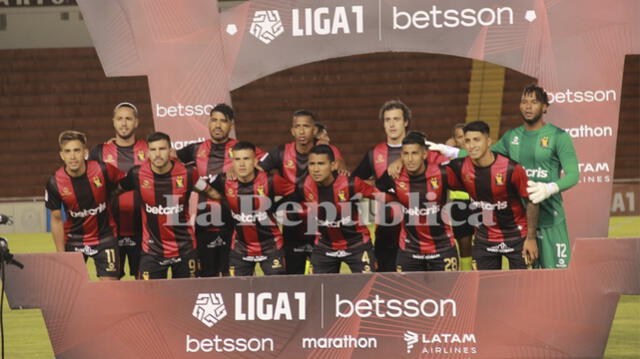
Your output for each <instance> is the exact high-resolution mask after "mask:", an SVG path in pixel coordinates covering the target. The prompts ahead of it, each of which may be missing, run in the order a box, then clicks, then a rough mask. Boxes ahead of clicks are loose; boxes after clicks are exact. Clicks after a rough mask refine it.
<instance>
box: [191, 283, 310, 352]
mask: <svg viewBox="0 0 640 359" xmlns="http://www.w3.org/2000/svg"><path fill="white" fill-rule="evenodd" d="M233 303H234V307H233V316H234V319H235V320H236V321H237V322H249V323H251V322H256V321H293V320H295V321H302V320H306V319H307V294H306V293H305V292H292V293H289V292H275V293H272V292H260V293H254V292H248V293H239V292H236V293H234V294H233ZM228 313H229V312H227V308H226V306H225V300H224V297H223V295H222V294H221V293H200V294H198V297H197V298H196V301H195V305H194V307H193V310H192V315H193V317H195V318H196V319H197V320H199V321H200V322H201V323H202V324H203V325H205V326H207V327H209V328H212V327H214V326H215V325H217V324H218V323H220V322H221V321H223V320H224V319H225V318H227V317H228ZM185 340H186V348H185V351H186V352H187V353H195V352H205V353H209V352H218V353H223V352H273V351H274V350H275V340H274V339H273V338H270V337H233V338H230V337H224V336H220V335H218V334H216V335H215V336H213V337H210V338H197V337H192V336H191V335H190V334H187V336H186V339H185Z"/></svg>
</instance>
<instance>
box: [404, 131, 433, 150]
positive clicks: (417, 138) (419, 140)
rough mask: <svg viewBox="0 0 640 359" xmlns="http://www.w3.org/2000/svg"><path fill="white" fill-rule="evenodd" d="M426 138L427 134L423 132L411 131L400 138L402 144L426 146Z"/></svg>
mask: <svg viewBox="0 0 640 359" xmlns="http://www.w3.org/2000/svg"><path fill="white" fill-rule="evenodd" d="M426 140H427V135H425V134H424V133H423V132H420V131H411V132H409V133H408V134H407V135H406V136H405V137H404V138H403V139H402V145H403V146H404V145H420V146H422V147H425V148H426V147H427V145H426V144H425V143H424V141H426Z"/></svg>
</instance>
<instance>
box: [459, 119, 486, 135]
mask: <svg viewBox="0 0 640 359" xmlns="http://www.w3.org/2000/svg"><path fill="white" fill-rule="evenodd" d="M469 131H474V132H482V133H484V134H485V135H487V136H489V134H490V133H491V128H490V127H489V125H488V124H487V123H486V122H484V121H473V122H469V123H467V124H466V125H464V128H463V129H462V132H464V133H467V132H469Z"/></svg>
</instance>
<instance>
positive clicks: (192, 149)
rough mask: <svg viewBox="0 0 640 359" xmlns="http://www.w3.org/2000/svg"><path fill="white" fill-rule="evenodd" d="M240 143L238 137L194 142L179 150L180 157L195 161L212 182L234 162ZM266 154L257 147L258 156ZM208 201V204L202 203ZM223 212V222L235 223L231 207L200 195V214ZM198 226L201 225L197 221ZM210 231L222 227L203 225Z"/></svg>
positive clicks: (205, 177)
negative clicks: (221, 141) (214, 141)
mask: <svg viewBox="0 0 640 359" xmlns="http://www.w3.org/2000/svg"><path fill="white" fill-rule="evenodd" d="M236 143H238V140H236V139H229V140H228V141H227V142H225V143H213V142H212V141H210V140H209V141H204V142H199V143H192V144H190V145H189V146H187V147H185V148H183V149H181V150H179V151H178V152H177V155H178V158H179V159H180V161H182V162H183V163H193V165H194V166H195V167H196V170H197V171H198V175H199V176H200V177H201V178H203V179H204V180H206V181H207V182H211V181H213V180H214V178H215V176H216V175H219V174H221V173H226V172H227V171H228V170H229V169H230V168H231V165H232V163H233V146H235V144H236ZM262 156H264V151H262V150H261V149H260V148H256V158H258V159H259V158H261V157H262ZM203 202H206V203H207V204H206V205H203V204H201V203H203ZM213 212H215V213H218V212H220V213H221V220H222V223H225V226H230V225H232V224H233V219H232V218H231V216H230V213H229V209H228V208H226V207H224V206H222V207H221V203H220V202H219V201H216V200H213V199H210V198H207V197H206V196H205V195H203V194H199V196H198V212H197V213H198V215H200V214H204V213H213ZM196 225H197V226H200V225H199V224H198V223H197V222H196ZM203 228H205V229H206V230H209V231H214V232H216V231H219V230H220V229H221V228H222V227H218V226H206V227H203Z"/></svg>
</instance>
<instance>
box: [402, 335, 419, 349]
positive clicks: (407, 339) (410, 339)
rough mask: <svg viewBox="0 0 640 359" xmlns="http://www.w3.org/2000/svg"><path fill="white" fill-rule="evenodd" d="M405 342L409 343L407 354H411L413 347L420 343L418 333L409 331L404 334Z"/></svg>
mask: <svg viewBox="0 0 640 359" xmlns="http://www.w3.org/2000/svg"><path fill="white" fill-rule="evenodd" d="M404 341H405V342H406V343H407V354H410V353H411V350H413V346H414V345H416V343H418V333H415V332H412V331H410V330H407V331H406V332H404Z"/></svg>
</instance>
